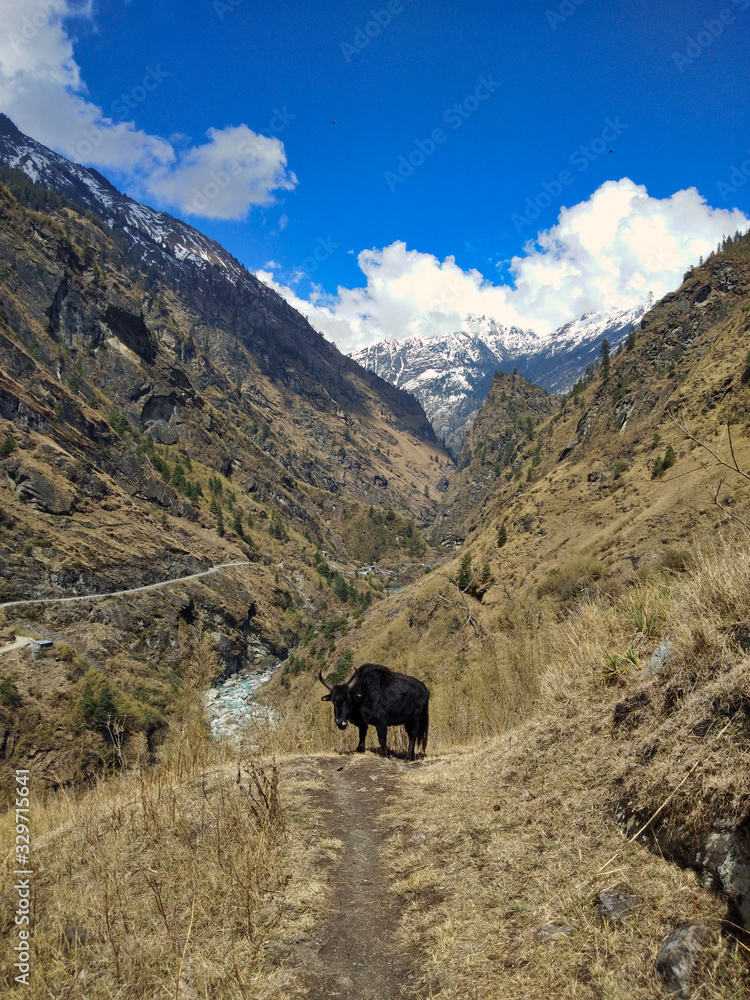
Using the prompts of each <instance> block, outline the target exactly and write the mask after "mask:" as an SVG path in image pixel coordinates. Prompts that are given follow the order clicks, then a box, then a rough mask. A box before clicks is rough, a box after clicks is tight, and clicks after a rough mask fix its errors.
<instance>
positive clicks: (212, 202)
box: [0, 0, 297, 219]
mask: <svg viewBox="0 0 750 1000" xmlns="http://www.w3.org/2000/svg"><path fill="white" fill-rule="evenodd" d="M91 17H92V11H91V3H90V0H86V2H83V3H82V2H76V0H36V2H34V0H0V23H2V24H3V32H2V34H1V35H0V107H1V108H2V110H3V111H4V112H5V113H6V114H7V115H8V116H9V117H10V118H11V119H12V120H13V121H14V122H15V124H16V125H17V126H18V127H19V128H20V129H21V131H22V132H26V133H27V134H28V135H31V136H32V137H33V138H35V139H38V140H39V141H40V142H43V143H45V145H48V146H51V147H53V148H54V149H57V150H59V151H60V152H62V153H63V154H64V155H66V156H69V157H71V158H72V159H74V160H76V161H78V162H82V163H87V164H92V165H96V166H98V167H101V168H104V169H107V168H110V169H115V170H117V171H119V172H120V173H122V174H124V175H125V176H126V177H128V178H129V181H130V185H129V186H130V188H131V191H132V193H134V194H136V195H138V196H142V197H143V196H145V197H150V198H155V199H157V200H158V201H160V202H162V203H165V204H169V205H171V206H173V207H175V208H177V209H179V210H181V211H183V212H190V213H192V214H195V215H201V216H204V217H208V218H221V219H240V218H244V217H245V216H246V215H247V213H248V212H249V210H250V208H251V207H252V206H253V205H267V204H270V203H271V202H273V201H274V194H273V192H274V191H279V190H289V189H291V188H293V187H294V186H295V185H296V182H297V181H296V177H295V176H294V174H293V173H291V172H289V171H288V170H287V161H286V153H285V151H284V146H283V143H281V142H280V141H279V140H278V139H276V138H266V137H265V136H261V135H257V134H256V133H255V132H253V131H252V130H251V129H249V128H248V127H247V125H239V126H229V127H227V128H224V129H209V130H208V142H206V143H204V144H202V145H197V146H193V147H191V148H187V149H182V150H180V151H179V152H178V151H176V150H175V148H174V146H173V145H172V142H170V141H168V140H166V139H164V138H162V137H161V136H155V135H149V134H148V133H146V132H144V131H143V130H141V129H138V128H136V127H135V124H134V122H133V121H132V120H118V119H127V118H128V117H129V116H130V114H131V113H132V111H133V110H135V109H137V107H138V104H139V103H141V102H142V101H144V100H147V99H148V98H149V97H150V95H151V94H152V93H153V92H154V91H155V90H157V89H158V88H159V87H160V86H161V85H162V83H163V82H164V81H165V80H166V79H167V78H168V76H169V73H168V72H167V71H165V70H164V69H162V67H161V66H158V65H157V66H144V67H143V70H142V72H140V73H139V74H138V76H137V79H134V80H133V86H132V88H131V90H130V92H129V93H128V94H125V95H122V98H124V99H122V98H118V100H116V101H114V102H113V105H112V108H111V109H109V112H105V110H104V109H103V108H101V107H100V106H98V105H97V104H95V103H93V102H92V101H91V100H90V99H89V97H88V94H87V89H86V85H85V83H84V81H83V80H82V78H81V73H80V68H79V66H78V64H77V63H76V61H75V57H74V53H73V41H72V38H71V34H70V31H71V27H72V25H74V24H75V23H76V19H78V21H79V23H83V22H86V21H88V22H90V21H91ZM173 140H174V141H178V139H177V138H176V137H173Z"/></svg>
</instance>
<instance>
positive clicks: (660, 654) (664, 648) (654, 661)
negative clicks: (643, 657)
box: [640, 642, 673, 680]
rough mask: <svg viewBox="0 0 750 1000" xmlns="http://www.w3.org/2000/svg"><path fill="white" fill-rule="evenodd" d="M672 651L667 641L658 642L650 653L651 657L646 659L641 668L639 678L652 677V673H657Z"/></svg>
mask: <svg viewBox="0 0 750 1000" xmlns="http://www.w3.org/2000/svg"><path fill="white" fill-rule="evenodd" d="M672 652H673V650H672V647H671V646H670V645H669V643H668V642H662V643H660V644H659V645H658V646H657V647H656V649H655V650H654V651H653V653H652V654H651V659H650V660H649V661H648V663H647V664H646V666H645V667H644V668H643V670H641V676H640V680H644V679H645V678H646V677H653V675H654V674H658V673H659V671H660V670H661V668H662V667H663V666H664V664H665V662H666V661H667V659H668V658H669V657H670V656H671V655H672Z"/></svg>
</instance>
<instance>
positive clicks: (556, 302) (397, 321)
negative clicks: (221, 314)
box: [258, 177, 750, 352]
mask: <svg viewBox="0 0 750 1000" xmlns="http://www.w3.org/2000/svg"><path fill="white" fill-rule="evenodd" d="M748 225H750V220H749V219H748V218H747V217H746V216H745V215H744V214H743V213H742V212H740V211H739V210H737V209H735V210H732V211H729V210H726V209H715V208H712V207H711V206H710V205H708V203H707V202H706V200H705V199H704V198H702V197H701V195H700V194H699V193H698V191H697V190H696V189H695V188H688V189H687V190H684V191H677V192H676V193H675V194H673V195H671V196H670V197H669V198H653V197H651V196H650V195H649V194H648V192H647V190H646V188H645V187H644V186H643V185H638V184H635V183H634V182H633V181H631V180H630V179H629V178H627V177H626V178H623V179H621V180H619V181H607V182H605V183H604V184H602V185H601V187H599V188H598V189H597V190H596V191H594V193H593V194H592V195H591V197H590V198H588V199H587V200H586V201H582V202H580V203H579V204H577V205H573V206H572V207H570V208H567V207H564V208H562V209H561V211H560V214H559V216H558V220H557V224H556V225H554V226H553V227H552V228H550V229H548V230H545V231H543V232H540V233H538V234H537V238H536V240H535V241H532V242H529V243H527V245H526V247H525V248H524V253H523V254H521V255H519V256H517V257H513V259H512V260H511V262H510V272H511V276H512V282H511V283H508V284H503V283H498V284H493V283H492V282H490V281H487V280H486V279H485V278H484V277H483V276H482V275H481V274H480V273H479V272H478V271H476V270H469V271H465V270H463V269H462V268H460V267H459V266H458V265H457V264H456V261H455V259H454V258H453V257H446V259H445V260H443V261H440V260H438V259H437V258H436V257H434V256H433V255H432V254H428V253H423V252H420V251H417V250H409V249H407V247H406V245H405V244H404V243H402V242H396V243H392V244H391V245H390V246H387V247H384V248H382V249H374V250H363V251H362V252H361V253H360V254H359V256H358V262H359V266H360V269H361V271H362V272H363V274H364V276H365V283H364V284H363V285H362V286H361V287H358V288H343V287H340V288H339V289H338V292H337V294H336V295H333V296H331V295H325V294H323V293H322V292H321V291H320V289H314V291H313V294H311V295H310V296H309V297H308V298H307V299H304V298H302V297H301V296H300V295H299V294H298V293H297V292H296V291H295V290H294V289H293V288H292V287H291V286H292V285H293V284H294V283H295V282H294V281H291V282H287V284H286V285H285V284H282V283H280V282H279V281H278V280H277V279H276V275H275V272H271V271H260V272H258V277H259V278H261V280H263V281H265V282H266V283H267V284H270V285H271V286H272V287H274V288H275V289H276V290H277V291H278V292H279V293H280V294H282V295H283V296H284V297H285V298H287V299H288V301H289V302H290V303H291V304H292V305H293V306H295V308H297V309H299V310H300V312H302V313H303V314H304V315H305V316H307V318H308V319H309V321H310V323H311V324H312V326H314V327H315V328H316V329H317V330H319V331H320V332H321V333H324V334H325V335H326V336H327V337H329V338H330V339H331V340H333V341H334V342H335V343H336V344H337V345H338V346H339V348H340V349H341V350H342V351H346V352H351V351H354V350H357V349H359V348H361V347H365V346H367V345H369V344H371V343H374V342H375V341H376V340H380V339H382V338H384V337H393V338H402V337H408V336H411V335H413V334H418V335H421V336H424V337H430V336H434V335H436V334H445V333H452V332H454V331H456V330H460V329H467V323H466V317H467V316H468V315H469V314H473V315H476V316H486V317H487V318H492V319H494V320H495V321H496V322H497V323H499V324H502V325H503V326H506V327H510V326H517V327H520V328H521V329H533V330H535V331H536V333H538V334H540V335H541V336H544V335H546V334H549V333H550V332H552V331H553V330H555V329H557V327H559V326H561V325H562V324H563V323H566V322H568V321H569V320H571V319H575V318H577V317H579V316H581V315H583V313H586V312H598V311H603V310H610V309H626V308H629V307H631V306H635V305H638V304H639V303H640V302H643V301H645V300H646V298H647V296H648V293H649V292H653V294H654V296H655V297H656V298H660V297H661V296H662V295H665V294H666V293H667V292H668V291H670V290H672V289H673V288H676V287H677V286H678V285H679V284H680V282H681V281H682V276H683V272H684V271H685V269H686V267H688V266H689V265H690V264H696V263H697V262H698V258H699V257H700V256H701V255H705V254H707V253H709V252H710V251H711V250H712V249H714V248H715V246H716V244H717V242H718V241H719V240H720V239H721V237H722V235H724V234H729V233H734V232H735V231H736V230H737V229H740V230H742V231H745V230H746V229H747V228H748Z"/></svg>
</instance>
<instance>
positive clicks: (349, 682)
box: [346, 667, 359, 687]
mask: <svg viewBox="0 0 750 1000" xmlns="http://www.w3.org/2000/svg"><path fill="white" fill-rule="evenodd" d="M358 676H359V667H355V668H354V673H353V674H352V676H351V677H350V678H349V680H348V681H347V682H346V685H347V687H348V686H349V685H350V684H353V683H354V682H355V681H356V679H357V677H358Z"/></svg>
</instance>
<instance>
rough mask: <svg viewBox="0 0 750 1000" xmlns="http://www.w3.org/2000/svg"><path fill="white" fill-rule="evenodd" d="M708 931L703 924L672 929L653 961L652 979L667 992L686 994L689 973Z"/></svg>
mask: <svg viewBox="0 0 750 1000" xmlns="http://www.w3.org/2000/svg"><path fill="white" fill-rule="evenodd" d="M709 933H710V931H709V929H708V927H706V926H705V925H704V924H689V925H685V926H683V927H678V928H677V930H676V931H672V933H671V934H670V935H669V937H668V938H667V940H666V941H665V942H664V944H663V945H662V946H661V948H660V949H659V954H658V955H657V956H656V961H655V962H654V979H656V981H657V982H658V983H661V985H662V986H663V987H664V989H665V990H666V991H667V992H668V993H678V994H680V995H681V996H687V995H688V992H687V991H688V984H689V981H690V973H691V970H692V968H693V966H694V965H695V960H696V959H697V957H698V955H699V954H700V951H701V949H702V947H703V943H704V941H705V939H706V937H707V935H708V934H709Z"/></svg>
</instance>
